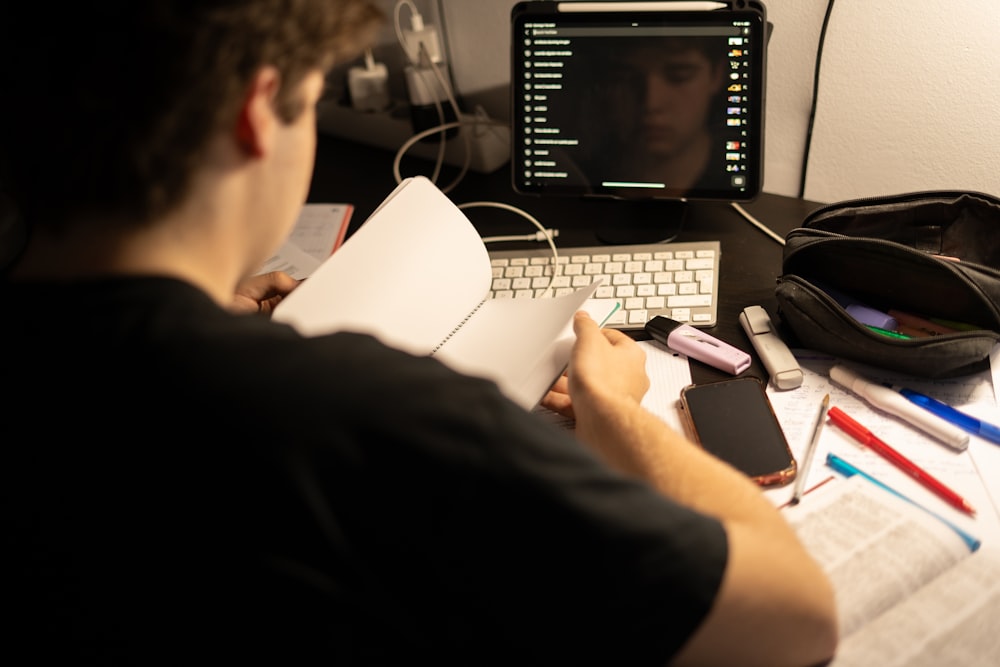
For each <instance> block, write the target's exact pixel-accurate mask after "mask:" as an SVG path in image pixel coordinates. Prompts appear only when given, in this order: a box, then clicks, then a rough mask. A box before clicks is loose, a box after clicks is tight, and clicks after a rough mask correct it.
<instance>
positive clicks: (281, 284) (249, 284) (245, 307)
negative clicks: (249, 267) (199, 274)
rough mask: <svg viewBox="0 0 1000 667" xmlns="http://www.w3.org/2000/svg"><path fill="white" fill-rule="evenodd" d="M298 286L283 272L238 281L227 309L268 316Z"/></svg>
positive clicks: (263, 274) (272, 272)
mask: <svg viewBox="0 0 1000 667" xmlns="http://www.w3.org/2000/svg"><path fill="white" fill-rule="evenodd" d="M298 286H299V281H298V280H296V279H295V278H292V277H291V276H290V275H288V274H287V273H285V272H284V271H271V272H270V273H262V274H260V275H258V276H250V277H249V278H245V279H243V280H242V281H240V284H239V285H237V286H236V291H235V293H234V294H233V302H232V304H231V305H230V306H229V309H230V310H231V311H233V312H234V313H263V314H265V315H270V314H271V311H273V310H274V308H275V306H277V305H278V304H279V303H281V300H282V299H283V298H285V296H286V295H287V294H288V293H289V292H291V291H292V290H293V289H295V288H296V287H298Z"/></svg>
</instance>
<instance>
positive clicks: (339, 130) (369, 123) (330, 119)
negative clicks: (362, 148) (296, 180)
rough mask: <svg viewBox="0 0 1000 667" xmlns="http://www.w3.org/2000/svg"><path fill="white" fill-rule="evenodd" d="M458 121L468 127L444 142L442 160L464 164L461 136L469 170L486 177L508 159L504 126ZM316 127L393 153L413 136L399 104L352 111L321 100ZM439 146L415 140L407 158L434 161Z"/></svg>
mask: <svg viewBox="0 0 1000 667" xmlns="http://www.w3.org/2000/svg"><path fill="white" fill-rule="evenodd" d="M460 120H462V121H466V122H467V123H468V125H464V126H463V127H462V132H461V133H459V135H458V136H456V137H453V138H451V139H448V140H447V142H446V145H445V152H444V161H445V162H446V163H447V164H450V165H453V166H456V167H461V166H462V165H463V164H465V159H466V143H465V139H464V138H463V137H462V134H463V133H468V136H469V139H470V141H469V153H470V155H469V169H471V170H472V171H477V172H481V173H484V174H489V173H492V172H494V171H496V170H497V169H499V168H500V167H502V166H503V165H505V164H506V163H507V162H508V161H509V160H510V128H509V127H507V126H506V125H499V124H495V123H483V122H477V121H482V118H479V117H477V116H471V115H468V114H462V116H461V118H460ZM316 124H317V128H318V129H319V131H320V132H324V133H326V134H332V135H334V136H338V137H343V138H345V139H350V140H352V141H360V142H362V143H366V144H372V145H374V146H379V147H381V148H386V149H389V150H393V151H397V150H399V149H400V148H401V147H402V146H403V144H405V143H406V142H407V141H408V140H409V139H410V138H411V137H412V136H413V135H414V131H413V125H412V124H411V122H410V116H409V107H407V106H405V105H402V106H397V107H393V108H389V109H387V110H385V111H378V112H367V111H356V110H354V109H353V108H351V107H350V106H345V105H343V104H338V103H337V102H335V101H332V100H331V101H321V102H320V103H319V105H318V106H317V121H316ZM438 146H439V143H438V141H437V140H436V138H434V137H432V138H431V139H430V140H425V141H418V142H416V143H415V144H414V145H413V146H411V147H410V149H409V150H407V151H406V155H407V156H414V157H419V158H425V159H427V160H436V159H437V156H438Z"/></svg>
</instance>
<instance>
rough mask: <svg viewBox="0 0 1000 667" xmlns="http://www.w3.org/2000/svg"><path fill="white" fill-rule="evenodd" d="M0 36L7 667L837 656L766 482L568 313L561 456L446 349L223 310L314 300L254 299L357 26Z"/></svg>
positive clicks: (820, 595) (220, 6) (158, 21)
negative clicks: (19, 224)
mask: <svg viewBox="0 0 1000 667" xmlns="http://www.w3.org/2000/svg"><path fill="white" fill-rule="evenodd" d="M3 13H4V14H5V15H4V16H3V17H2V20H0V25H2V26H3V27H2V31H3V34H2V35H0V37H2V39H0V43H2V44H3V46H2V47H0V49H2V51H3V53H2V54H0V55H2V56H3V57H2V58H0V61H2V62H3V65H0V67H2V68H3V82H2V83H3V90H4V92H5V96H6V99H7V100H8V102H9V103H5V104H4V105H2V106H3V110H2V111H0V114H2V117H0V121H2V122H0V126H2V127H0V132H2V135H0V142H2V143H0V148H2V150H3V155H4V159H5V164H4V167H5V168H6V175H7V179H8V180H9V182H10V192H11V194H12V197H13V199H14V201H16V202H17V205H18V208H19V211H20V215H21V218H22V219H23V221H24V224H25V227H26V230H27V237H28V238H27V242H26V244H25V247H24V248H23V251H22V252H20V253H19V255H18V256H17V257H16V259H15V260H14V261H13V262H12V264H11V266H10V267H9V268H8V271H7V276H6V279H5V281H4V287H5V296H6V299H7V305H8V313H9V315H8V317H7V319H6V322H5V325H4V327H3V329H2V330H3V334H2V343H3V346H4V362H3V377H4V378H5V382H6V384H7V388H8V395H10V394H13V397H12V398H9V399H8V400H7V403H6V414H5V416H6V419H5V420H4V428H3V436H2V438H3V442H4V447H3V460H2V463H0V470H2V474H3V478H2V480H0V488H2V489H3V491H2V494H3V495H2V513H3V531H2V534H3V544H2V547H3V552H4V558H5V567H4V568H3V570H4V574H3V588H2V590H3V591H4V595H3V604H4V606H5V607H6V609H5V611H6V612H7V614H6V617H7V618H8V619H11V618H13V619H15V620H14V621H13V622H12V623H11V622H10V621H8V624H7V625H6V627H5V630H6V633H5V634H6V636H5V637H4V644H5V648H6V650H7V651H8V653H10V654H14V655H21V656H26V655H27V656H33V657H35V658H37V661H38V662H51V661H52V660H53V659H56V660H59V661H60V662H68V661H72V662H74V663H81V662H83V663H92V662H99V663H102V664H115V663H141V664H155V663H163V664H167V663H169V664H177V663H179V662H182V661H183V662H203V663H209V662H213V663H219V662H223V661H224V662H225V663H227V664H239V663H241V662H246V661H249V660H254V661H256V662H272V663H280V664H302V663H321V664H327V665H329V664H393V665H395V664H404V663H407V664H409V663H414V664H438V665H447V664H463V665H468V664H512V663H539V664H561V663H567V664H573V663H577V664H580V663H591V662H593V663H604V664H640V663H648V664H665V663H667V662H668V661H673V662H674V663H675V664H707V663H713V662H714V663H719V664H746V665H751V664H768V665H783V664H789V665H791V664H796V665H804V664H812V663H816V662H819V661H821V660H822V659H825V658H828V657H829V656H830V655H831V654H832V652H833V650H834V646H835V642H836V627H835V620H834V617H835V614H834V608H833V596H832V591H831V589H830V586H829V583H828V581H827V580H826V579H825V577H824V576H823V574H822V572H821V571H820V569H819V568H818V567H817V565H816V564H815V562H814V561H813V560H812V559H811V558H810V557H809V556H808V554H807V553H805V552H804V550H803V548H802V547H801V545H800V544H799V543H798V541H797V540H796V539H795V536H794V534H793V533H792V531H791V530H790V529H789V527H788V526H787V524H786V523H785V522H784V520H783V519H782V517H781V516H780V515H779V514H778V513H777V512H776V511H775V510H774V508H773V507H772V506H771V504H770V503H769V502H768V501H767V500H766V499H764V498H763V497H762V496H761V494H760V493H759V491H758V490H757V488H756V487H755V486H754V485H753V484H752V483H750V482H749V481H748V480H747V479H746V478H745V477H743V476H742V475H740V474H739V473H737V472H735V471H734V470H732V469H731V468H729V467H728V466H726V465H725V464H723V463H721V462H719V461H718V460H716V459H714V458H712V457H710V456H709V455H707V454H706V453H704V452H703V451H701V450H700V449H699V448H697V447H696V446H694V445H693V444H691V443H690V442H688V441H686V440H685V439H683V438H682V437H680V436H679V435H677V434H675V433H673V432H671V431H670V430H669V429H667V428H665V427H664V426H663V424H662V423H661V422H659V421H658V420H657V419H656V418H655V417H653V416H651V415H650V414H649V413H647V412H645V411H644V410H643V409H642V408H641V407H640V405H639V402H640V400H641V397H642V395H643V393H644V391H645V389H646V388H647V385H648V380H647V378H646V376H645V374H644V372H643V357H642V352H641V348H639V347H638V346H637V345H636V344H635V343H634V342H633V341H632V340H631V339H629V338H628V337H627V336H625V335H623V334H621V333H620V332H614V331H608V332H606V333H602V332H601V331H600V330H599V329H598V328H597V326H596V324H595V323H594V322H593V321H591V320H589V319H588V318H586V316H584V315H579V316H578V317H577V319H576V321H575V323H574V324H575V330H576V333H577V337H578V340H577V343H576V345H575V347H574V350H573V354H572V360H571V364H570V370H569V374H568V376H567V377H565V378H563V379H562V380H561V381H560V383H559V384H558V385H557V386H556V387H555V388H554V389H553V392H551V394H550V395H549V396H548V397H547V398H546V405H548V406H549V407H551V408H553V409H556V410H558V411H560V412H562V413H564V414H575V417H576V420H577V428H576V436H577V437H576V438H574V437H573V436H571V435H570V434H569V433H568V432H566V431H563V430H561V429H559V428H557V427H554V426H552V425H551V424H548V423H547V422H544V421H543V420H540V419H537V418H536V417H535V416H534V415H532V414H530V413H527V412H525V411H523V410H521V409H519V408H518V407H517V406H516V405H514V404H512V403H510V402H509V401H507V400H506V399H505V398H504V397H503V396H502V395H501V394H500V393H499V391H498V389H497V388H496V387H495V386H494V385H493V384H491V383H489V382H486V381H483V380H479V379H474V378H469V377H464V376H461V375H458V374H456V373H454V372H452V371H450V370H449V369H447V368H446V367H444V366H443V365H442V364H440V363H439V362H437V361H435V360H434V359H431V358H418V357H411V356H409V355H406V354H403V353H401V352H398V351H396V350H392V349H389V348H386V347H385V346H383V345H381V344H379V343H378V342H376V341H375V340H374V339H372V338H370V337H367V336H363V335H359V334H350V333H342V334H337V335H332V336H326V337H319V338H312V339H304V338H302V337H300V336H299V335H297V334H296V333H295V332H294V331H293V330H292V329H290V328H288V327H285V326H283V325H279V324H277V323H274V322H272V321H270V320H269V319H268V318H267V316H266V314H264V315H262V314H259V313H256V312H254V313H253V314H237V313H235V312H233V310H234V309H235V310H246V309H247V306H248V305H249V306H250V309H251V310H254V311H257V310H264V311H266V310H268V309H269V307H270V306H273V304H274V302H275V301H276V300H278V299H280V296H281V295H282V294H285V293H287V292H288V291H289V290H290V289H291V288H292V287H293V286H294V284H293V283H291V282H289V281H288V279H287V277H286V276H281V275H275V276H270V277H266V278H265V279H264V280H250V281H248V280H247V276H250V275H252V274H253V272H254V271H255V270H256V269H257V267H259V266H260V265H261V264H262V263H263V262H264V261H265V260H266V259H267V258H268V257H269V256H270V255H271V254H272V253H273V251H274V250H275V248H276V247H277V246H278V245H280V243H281V242H282V240H283V239H284V237H285V236H286V235H287V234H288V233H289V230H290V229H291V227H292V225H293V224H294V221H295V219H296V216H297V214H298V212H299V210H300V207H301V205H302V203H303V201H304V199H305V197H306V192H307V188H308V185H309V180H310V171H311V168H312V165H313V157H314V150H315V138H316V137H315V132H316V127H315V121H316V118H315V104H316V102H317V100H318V99H319V97H320V94H321V89H322V86H323V78H324V71H326V70H327V69H328V68H329V67H330V66H331V64H332V62H334V60H332V59H335V60H336V61H337V62H345V61H346V60H347V59H349V58H351V57H352V56H354V55H356V54H357V53H359V52H360V51H361V49H362V48H363V47H364V45H366V44H368V43H369V42H370V40H371V39H372V35H373V31H374V29H375V28H376V26H377V25H378V21H379V13H378V12H377V11H376V10H374V9H373V8H372V7H371V5H370V4H369V3H367V2H365V1H364V0H242V1H241V0H146V1H145V2H133V1H131V0H117V1H116V0H109V1H108V2H104V3H100V4H97V5H94V6H82V5H81V4H79V3H78V4H74V5H70V6H68V7H66V8H65V9H62V10H59V12H57V14H58V16H56V15H53V12H52V10H49V12H48V15H47V14H46V12H45V10H43V9H41V7H40V6H39V5H38V3H30V4H26V5H25V6H22V7H17V8H11V7H10V6H9V3H8V6H7V8H6V9H5V10H4V12H3ZM57 19H58V20H59V21H60V23H59V24H57V25H56V27H58V25H62V26H65V27H66V30H65V33H66V34H53V32H52V31H53V29H54V24H53V23H52V22H53V21H55V20H57ZM15 35H19V36H21V37H25V36H27V37H30V39H28V40H27V43H28V44H27V46H21V45H24V44H25V40H24V39H19V40H15V39H13V37H15ZM15 43H17V44H18V45H19V48H18V47H14V44H15ZM67 70H72V71H71V72H67ZM347 187H349V185H348V184H345V188H347ZM234 294H237V295H238V303H234V296H233V295H234ZM588 446H589V447H588Z"/></svg>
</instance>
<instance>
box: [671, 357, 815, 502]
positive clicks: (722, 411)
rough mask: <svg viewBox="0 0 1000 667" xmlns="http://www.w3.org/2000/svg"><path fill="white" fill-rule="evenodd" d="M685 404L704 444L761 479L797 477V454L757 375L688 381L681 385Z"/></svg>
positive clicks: (771, 482)
mask: <svg viewBox="0 0 1000 667" xmlns="http://www.w3.org/2000/svg"><path fill="white" fill-rule="evenodd" d="M681 409H682V411H683V412H684V414H685V416H686V419H687V422H688V426H689V427H690V428H691V431H692V435H693V436H694V437H695V439H696V440H697V441H698V442H699V443H700V444H701V446H702V447H704V448H705V449H706V450H708V451H709V452H711V453H712V454H714V455H715V456H717V457H719V458H720V459H723V460H724V461H727V462H728V463H730V464H731V465H733V466H735V467H736V468H738V469H739V470H741V471H743V472H744V473H745V474H747V475H749V476H750V477H752V478H753V479H754V480H755V481H756V482H757V483H758V484H761V485H762V486H780V485H782V484H787V483H788V482H790V481H791V480H792V479H794V478H795V471H796V464H795V458H794V457H793V456H792V452H791V449H789V447H788V441H787V439H786V438H785V433H784V431H782V429H781V424H780V423H778V418H777V417H776V416H775V414H774V409H773V408H772V407H771V401H770V399H768V397H767V393H766V391H765V389H764V384H763V383H762V382H761V381H760V380H759V379H757V378H755V377H744V378H734V379H727V380H722V381H719V382H707V383H704V384H698V385H690V386H688V387H685V388H684V389H683V390H682V391H681Z"/></svg>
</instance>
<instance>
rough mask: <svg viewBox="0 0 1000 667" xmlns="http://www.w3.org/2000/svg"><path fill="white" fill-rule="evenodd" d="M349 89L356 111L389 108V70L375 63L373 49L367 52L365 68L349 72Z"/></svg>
mask: <svg viewBox="0 0 1000 667" xmlns="http://www.w3.org/2000/svg"><path fill="white" fill-rule="evenodd" d="M347 89H348V91H349V92H350V95H351V106H352V107H354V109H355V110H356V111H383V110H385V109H388V108H389V103H390V98H389V70H388V68H386V66H385V64H384V63H377V62H375V56H374V55H372V50H371V49H366V50H365V66H364V67H352V68H351V69H350V70H348V72H347Z"/></svg>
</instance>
